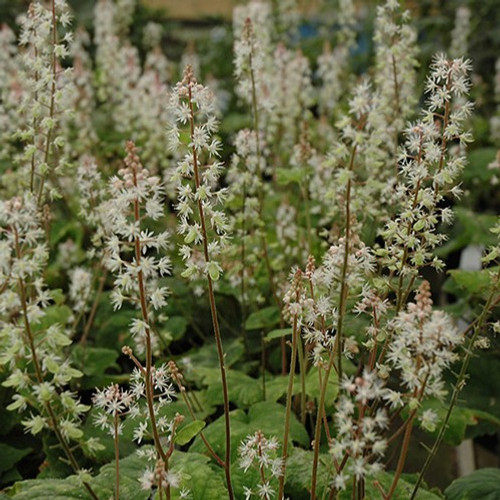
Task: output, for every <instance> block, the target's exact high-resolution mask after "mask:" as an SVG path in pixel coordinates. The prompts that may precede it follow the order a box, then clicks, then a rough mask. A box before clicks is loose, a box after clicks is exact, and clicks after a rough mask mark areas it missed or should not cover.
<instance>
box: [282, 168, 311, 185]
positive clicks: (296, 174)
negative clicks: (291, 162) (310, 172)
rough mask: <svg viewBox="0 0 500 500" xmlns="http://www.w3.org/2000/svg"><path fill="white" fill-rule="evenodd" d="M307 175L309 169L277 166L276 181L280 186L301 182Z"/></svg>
mask: <svg viewBox="0 0 500 500" xmlns="http://www.w3.org/2000/svg"><path fill="white" fill-rule="evenodd" d="M306 175H307V170H306V169H304V168H277V169H276V182H277V183H278V184H279V185H280V186H286V185H288V184H292V183H296V184H300V183H301V182H302V180H303V179H304V178H305V176H306Z"/></svg>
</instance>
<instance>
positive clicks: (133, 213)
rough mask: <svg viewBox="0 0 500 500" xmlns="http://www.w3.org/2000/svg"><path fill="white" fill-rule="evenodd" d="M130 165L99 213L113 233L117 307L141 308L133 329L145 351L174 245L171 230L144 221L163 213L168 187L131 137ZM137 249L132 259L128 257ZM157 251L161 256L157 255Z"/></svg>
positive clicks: (111, 265)
mask: <svg viewBox="0 0 500 500" xmlns="http://www.w3.org/2000/svg"><path fill="white" fill-rule="evenodd" d="M126 149H127V156H126V158H125V166H124V168H121V169H120V170H119V172H118V175H117V176H113V177H112V178H111V179H110V181H109V187H108V190H109V194H110V195H111V199H109V200H107V201H105V202H104V203H103V204H102V205H101V207H100V209H99V212H100V214H101V216H102V217H103V223H104V225H105V230H106V232H107V234H108V238H107V242H106V251H107V255H106V260H105V265H106V266H107V268H108V269H109V270H110V271H111V272H113V273H114V274H115V275H116V279H115V283H114V290H113V293H112V295H111V300H112V302H113V305H114V308H115V309H119V308H120V307H121V306H122V304H123V302H124V301H129V302H131V303H133V304H135V305H136V306H138V307H140V309H141V316H142V318H141V319H138V318H136V319H134V320H133V321H132V324H131V326H130V330H131V332H132V334H133V335H134V337H135V339H136V343H137V346H138V349H139V351H140V352H144V349H145V347H146V344H147V342H153V343H154V337H153V335H152V330H151V319H152V318H151V311H152V310H155V311H157V310H160V309H161V308H162V307H164V306H165V305H166V300H167V295H168V289H167V288H166V287H164V286H161V285H159V283H158V279H159V278H160V277H161V276H166V275H169V274H170V260H169V258H168V257H167V256H165V255H161V253H162V252H164V251H165V250H166V249H167V247H168V244H169V233H168V231H162V232H160V233H158V234H155V233H153V232H152V231H151V230H149V229H148V228H147V227H145V226H144V220H145V217H146V218H149V219H151V220H152V221H156V220H158V219H159V218H160V217H162V216H163V204H162V203H163V186H162V184H161V182H160V178H159V177H157V176H153V175H150V173H149V171H148V170H147V169H146V168H144V167H143V165H142V164H141V162H140V159H139V156H138V154H137V148H136V147H135V145H134V144H133V143H132V142H130V141H129V142H127V146H126ZM130 251H132V252H133V258H126V257H125V256H127V255H130ZM155 254H156V255H155Z"/></svg>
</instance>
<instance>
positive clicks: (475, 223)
mask: <svg viewBox="0 0 500 500" xmlns="http://www.w3.org/2000/svg"><path fill="white" fill-rule="evenodd" d="M454 212H455V224H454V226H453V229H452V233H451V236H450V239H449V241H448V242H447V243H445V244H444V245H443V246H441V247H439V248H438V249H437V250H436V255H437V256H438V257H446V256H447V255H449V254H450V253H452V252H456V251H458V250H461V249H462V248H465V247H466V246H467V245H485V246H488V245H493V244H495V242H496V237H495V235H493V234H492V233H491V231H490V228H491V227H493V226H495V224H496V222H497V220H498V218H497V216H496V215H491V214H480V213H475V212H472V211H471V210H467V209H466V208H463V207H457V208H456V209H455V210H454Z"/></svg>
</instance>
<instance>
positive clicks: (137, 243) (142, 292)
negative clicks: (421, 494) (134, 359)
mask: <svg viewBox="0 0 500 500" xmlns="http://www.w3.org/2000/svg"><path fill="white" fill-rule="evenodd" d="M132 172H133V179H134V185H135V186H136V187H137V172H136V170H135V169H133V170H132ZM140 220H141V213H140V204H139V199H138V198H135V199H134V221H135V223H136V224H137V225H139V224H140ZM134 250H135V261H136V266H137V269H138V270H139V271H138V272H137V280H138V283H139V302H140V307H141V314H142V319H143V321H144V323H145V324H146V325H147V326H146V370H145V385H146V387H145V388H146V402H147V406H148V413H149V419H150V421H151V428H152V431H153V440H154V443H155V448H156V451H157V453H158V455H160V457H161V458H162V460H163V461H164V462H165V461H166V457H165V452H164V451H163V448H162V445H161V441H160V435H159V432H158V427H157V425H156V415H155V409H154V388H153V377H152V371H153V351H152V347H151V326H150V323H149V312H148V306H147V300H146V287H145V286H144V275H143V272H142V269H141V240H140V238H139V236H135V238H134Z"/></svg>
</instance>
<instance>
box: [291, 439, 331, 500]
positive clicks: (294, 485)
mask: <svg viewBox="0 0 500 500" xmlns="http://www.w3.org/2000/svg"><path fill="white" fill-rule="evenodd" d="M313 455H314V454H313V452H312V451H310V450H303V449H301V448H293V449H292V451H291V452H290V456H289V457H288V460H287V467H286V483H285V492H286V494H287V495H289V496H290V498H293V499H297V500H302V499H304V500H306V499H309V498H310V495H309V494H308V492H309V491H310V490H311V475H312V464H313ZM318 465H319V467H318V480H317V484H318V486H319V491H318V496H319V498H322V493H323V485H325V484H328V480H329V478H331V472H332V471H330V474H329V469H330V468H332V467H333V463H332V459H331V457H330V456H329V455H325V454H321V455H320V456H319V462H318Z"/></svg>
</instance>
